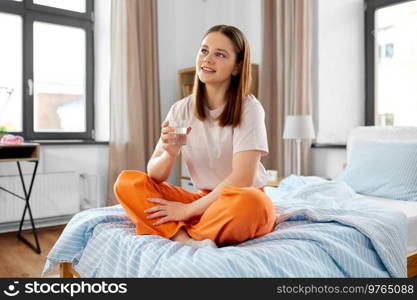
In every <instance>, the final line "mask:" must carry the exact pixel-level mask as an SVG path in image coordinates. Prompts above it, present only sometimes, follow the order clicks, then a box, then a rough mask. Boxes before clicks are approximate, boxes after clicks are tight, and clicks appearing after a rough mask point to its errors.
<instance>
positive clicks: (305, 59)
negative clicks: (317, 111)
mask: <svg viewBox="0 0 417 300" xmlns="http://www.w3.org/2000/svg"><path fill="white" fill-rule="evenodd" d="M311 2H312V1H311V0H264V1H263V2H262V5H263V7H262V22H263V24H262V30H263V32H262V62H261V66H260V76H259V77H260V80H259V99H260V100H261V101H262V104H263V106H264V108H265V112H266V115H265V119H266V126H267V131H268V144H269V150H270V151H269V155H268V156H267V157H266V158H265V159H264V161H263V162H264V163H265V166H266V167H267V168H269V169H276V170H278V173H279V175H280V176H287V175H289V174H291V173H295V170H296V147H295V144H294V143H293V142H292V141H290V140H285V141H284V140H283V139H282V133H283V130H284V123H285V116H286V115H298V114H311V113H312V90H311V89H312V77H311V73H312V70H311V57H312V37H313V29H312V16H313V13H312V10H313V7H312V5H313V4H312V3H311ZM301 150H302V151H301V153H302V155H301V173H302V174H304V175H308V174H309V173H310V170H309V169H310V168H309V156H310V153H309V152H310V144H309V143H303V147H302V149H301Z"/></svg>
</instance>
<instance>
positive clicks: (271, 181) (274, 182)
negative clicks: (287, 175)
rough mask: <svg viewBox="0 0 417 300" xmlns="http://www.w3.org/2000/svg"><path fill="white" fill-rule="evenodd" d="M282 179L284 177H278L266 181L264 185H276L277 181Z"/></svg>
mask: <svg viewBox="0 0 417 300" xmlns="http://www.w3.org/2000/svg"><path fill="white" fill-rule="evenodd" d="M283 179H284V177H278V178H276V179H275V180H270V181H268V182H267V183H266V184H265V186H272V187H278V185H279V183H280V182H281V181H282V180H283Z"/></svg>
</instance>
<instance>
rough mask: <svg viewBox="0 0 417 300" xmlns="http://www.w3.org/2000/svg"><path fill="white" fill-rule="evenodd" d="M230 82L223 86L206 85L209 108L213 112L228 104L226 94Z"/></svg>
mask: <svg viewBox="0 0 417 300" xmlns="http://www.w3.org/2000/svg"><path fill="white" fill-rule="evenodd" d="M229 84H230V82H224V83H221V84H205V96H206V99H207V103H206V104H207V106H208V108H209V109H211V110H213V109H216V108H219V107H220V106H222V105H223V104H225V103H226V93H227V89H228V88H229Z"/></svg>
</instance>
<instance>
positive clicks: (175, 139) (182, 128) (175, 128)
mask: <svg viewBox="0 0 417 300" xmlns="http://www.w3.org/2000/svg"><path fill="white" fill-rule="evenodd" d="M169 127H171V128H172V129H171V132H170V134H169V137H168V142H169V143H170V144H171V145H181V146H183V145H185V144H187V128H188V123H187V121H186V120H172V121H169Z"/></svg>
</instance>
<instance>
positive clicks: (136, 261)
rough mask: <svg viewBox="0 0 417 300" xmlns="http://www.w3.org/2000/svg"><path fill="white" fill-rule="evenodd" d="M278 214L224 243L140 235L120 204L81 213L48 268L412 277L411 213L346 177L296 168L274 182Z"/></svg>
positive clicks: (120, 273)
mask: <svg viewBox="0 0 417 300" xmlns="http://www.w3.org/2000/svg"><path fill="white" fill-rule="evenodd" d="M266 193H267V194H268V196H269V197H270V198H271V199H272V201H273V202H274V204H275V207H276V212H277V214H278V215H282V214H287V215H288V217H287V218H286V219H285V220H283V221H282V222H280V223H278V224H277V225H276V227H275V230H274V231H273V232H272V233H270V234H267V235H265V236H262V237H259V238H255V239H252V240H248V241H245V242H243V243H240V244H236V245H229V246H226V247H221V248H217V249H216V248H210V247H205V248H193V247H190V246H188V245H184V244H182V243H180V242H173V241H171V240H168V239H165V238H162V237H159V236H153V235H135V228H134V225H133V224H132V222H131V221H130V220H129V219H128V218H127V217H126V214H125V212H124V210H123V209H122V208H121V206H120V205H116V206H111V207H104V208H97V209H90V210H86V211H83V212H80V213H78V214H77V215H75V216H74V217H73V218H72V220H71V221H70V222H69V223H68V225H67V226H66V227H65V230H64V231H63V233H62V235H61V236H60V238H59V239H58V241H57V242H56V244H55V245H54V247H53V249H52V250H51V251H50V253H49V255H48V257H47V261H46V264H45V267H44V271H43V272H44V274H47V273H48V272H49V271H51V269H52V268H53V267H54V266H55V265H56V264H57V263H59V262H71V263H72V264H73V266H74V268H75V270H76V271H78V273H79V274H80V275H81V276H82V277H405V276H406V230H407V229H406V228H407V227H406V217H405V215H404V214H402V213H400V212H397V211H390V210H387V209H385V208H382V207H380V206H378V205H377V204H375V202H372V201H369V200H367V199H366V198H365V197H363V196H360V195H358V194H356V193H355V192H354V191H353V190H352V189H351V188H350V187H349V186H348V185H346V184H345V183H343V182H335V181H326V180H324V179H321V178H318V177H299V176H294V175H292V176H289V177H287V178H286V179H284V181H282V183H281V184H280V187H279V188H269V187H268V188H266Z"/></svg>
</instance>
